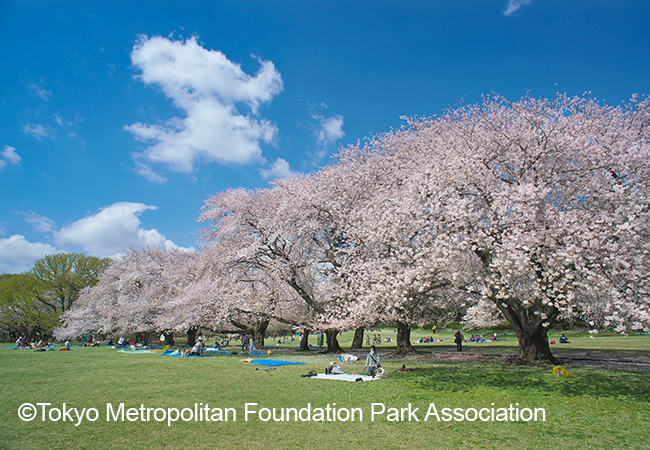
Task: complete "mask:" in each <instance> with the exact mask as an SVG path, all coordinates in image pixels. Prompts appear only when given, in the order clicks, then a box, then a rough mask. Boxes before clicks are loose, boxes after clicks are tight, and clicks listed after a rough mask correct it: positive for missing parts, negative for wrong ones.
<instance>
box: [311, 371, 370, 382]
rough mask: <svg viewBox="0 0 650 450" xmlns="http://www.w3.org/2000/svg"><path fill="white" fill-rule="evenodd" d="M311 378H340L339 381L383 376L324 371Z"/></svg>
mask: <svg viewBox="0 0 650 450" xmlns="http://www.w3.org/2000/svg"><path fill="white" fill-rule="evenodd" d="M309 378H312V379H316V380H339V381H356V380H357V378H361V379H362V380H363V381H375V380H381V378H377V377H375V378H373V377H370V376H368V375H361V374H359V373H357V374H351V373H340V374H338V375H335V374H332V375H325V374H324V373H319V374H317V375H314V376H313V377H309Z"/></svg>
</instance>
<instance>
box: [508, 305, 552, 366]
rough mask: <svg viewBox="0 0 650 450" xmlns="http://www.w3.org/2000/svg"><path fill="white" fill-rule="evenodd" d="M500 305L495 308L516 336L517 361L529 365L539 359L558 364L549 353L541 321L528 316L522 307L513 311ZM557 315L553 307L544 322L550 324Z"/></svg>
mask: <svg viewBox="0 0 650 450" xmlns="http://www.w3.org/2000/svg"><path fill="white" fill-rule="evenodd" d="M502 305H503V303H502V302H497V307H498V308H499V310H500V311H501V312H502V313H503V315H505V316H506V318H507V319H508V322H510V325H512V328H513V330H514V331H515V334H516V335H517V340H518V341H519V356H518V358H519V360H520V361H522V362H525V363H531V362H533V361H537V360H539V359H546V360H548V361H549V362H550V363H552V364H555V365H558V364H560V360H558V359H557V358H556V357H555V356H553V354H552V353H551V348H550V347H549V345H548V334H547V331H548V328H546V327H544V326H542V320H543V319H541V318H540V317H538V316H537V315H535V314H529V311H528V310H526V309H525V308H524V307H523V306H522V307H521V308H520V309H519V310H518V311H515V309H514V308H513V307H512V306H508V305H506V306H502ZM558 313H559V311H558V310H557V309H555V308H554V307H553V308H551V309H549V310H548V312H547V319H545V320H546V321H548V323H549V324H552V323H553V322H554V321H555V318H556V317H557V315H558Z"/></svg>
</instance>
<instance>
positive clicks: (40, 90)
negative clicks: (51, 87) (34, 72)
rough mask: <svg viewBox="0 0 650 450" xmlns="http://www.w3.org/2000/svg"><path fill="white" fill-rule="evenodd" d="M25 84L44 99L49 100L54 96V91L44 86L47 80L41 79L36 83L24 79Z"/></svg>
mask: <svg viewBox="0 0 650 450" xmlns="http://www.w3.org/2000/svg"><path fill="white" fill-rule="evenodd" d="M23 83H24V84H25V86H27V89H29V90H30V91H31V92H32V93H33V94H36V95H37V96H39V97H40V98H42V99H43V100H46V101H47V100H49V99H50V97H51V96H52V91H48V90H47V89H45V87H43V85H44V84H45V81H44V80H43V79H41V81H40V82H39V83H34V82H29V81H23Z"/></svg>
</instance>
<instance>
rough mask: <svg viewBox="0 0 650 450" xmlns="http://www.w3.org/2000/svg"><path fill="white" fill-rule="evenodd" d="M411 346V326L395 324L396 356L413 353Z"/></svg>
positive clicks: (400, 323)
mask: <svg viewBox="0 0 650 450" xmlns="http://www.w3.org/2000/svg"><path fill="white" fill-rule="evenodd" d="M413 351H414V350H413V346H412V345H411V326H410V325H408V324H405V323H402V322H397V354H398V355H405V354H407V353H413Z"/></svg>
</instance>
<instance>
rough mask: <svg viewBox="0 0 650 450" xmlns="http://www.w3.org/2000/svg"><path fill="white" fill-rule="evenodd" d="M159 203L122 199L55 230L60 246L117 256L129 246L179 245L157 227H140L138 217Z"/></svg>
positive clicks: (171, 246)
mask: <svg viewBox="0 0 650 450" xmlns="http://www.w3.org/2000/svg"><path fill="white" fill-rule="evenodd" d="M156 209H158V207H157V206H151V205H145V204H144V203H129V202H119V203H114V204H112V205H110V206H106V207H104V208H102V209H101V210H100V211H99V212H98V213H96V214H93V215H92V216H89V217H85V218H83V219H80V220H78V221H76V222H73V223H71V224H70V225H67V226H65V227H63V228H61V230H59V231H57V232H55V233H54V240H55V242H56V244H57V245H59V246H62V247H64V246H67V245H77V246H80V247H81V248H82V249H83V250H84V251H85V252H88V253H91V254H93V255H96V256H117V255H120V254H123V253H124V250H126V249H128V248H130V247H140V246H143V245H146V246H150V247H160V248H163V249H166V250H170V249H173V248H180V247H178V246H177V245H176V244H174V243H173V242H172V241H170V240H169V239H167V238H166V237H165V236H164V235H162V234H161V233H159V232H158V230H156V229H151V230H145V229H143V228H142V227H141V222H140V218H139V216H140V215H141V214H142V213H143V212H145V211H150V210H156Z"/></svg>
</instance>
